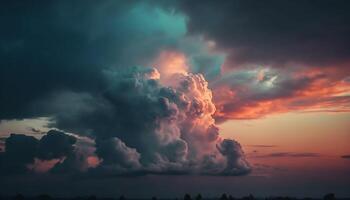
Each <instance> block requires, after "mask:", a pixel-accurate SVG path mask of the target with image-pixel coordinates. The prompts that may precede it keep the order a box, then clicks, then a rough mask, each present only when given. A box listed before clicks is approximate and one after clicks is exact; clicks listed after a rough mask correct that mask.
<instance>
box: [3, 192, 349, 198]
mask: <svg viewBox="0 0 350 200" xmlns="http://www.w3.org/2000/svg"><path fill="white" fill-rule="evenodd" d="M0 200H350V198H337V197H336V196H335V195H334V194H333V193H329V194H326V195H324V197H323V198H309V197H305V198H294V197H288V196H285V197H284V196H273V197H254V196H253V195H249V196H245V197H239V198H237V197H233V196H231V195H226V194H222V195H221V196H220V197H211V198H208V197H203V196H202V195H201V194H197V195H194V196H191V195H189V194H185V195H184V196H183V197H182V198H159V199H158V198H157V197H151V198H142V199H140V198H127V197H125V196H120V197H119V198H101V197H96V196H94V195H92V196H78V197H72V198H59V197H52V196H50V195H39V196H28V197H26V196H23V195H21V194H17V195H14V196H3V195H0Z"/></svg>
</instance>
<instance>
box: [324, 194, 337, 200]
mask: <svg viewBox="0 0 350 200" xmlns="http://www.w3.org/2000/svg"><path fill="white" fill-rule="evenodd" d="M323 199H324V200H335V195H334V194H333V193H329V194H326V195H324V197H323Z"/></svg>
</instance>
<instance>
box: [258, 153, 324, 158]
mask: <svg viewBox="0 0 350 200" xmlns="http://www.w3.org/2000/svg"><path fill="white" fill-rule="evenodd" d="M320 156H321V155H320V154H318V153H310V152H301V153H295V152H275V153H270V154H266V155H260V156H257V157H260V158H274V157H294V158H305V157H320Z"/></svg>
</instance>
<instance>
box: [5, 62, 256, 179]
mask: <svg viewBox="0 0 350 200" xmlns="http://www.w3.org/2000/svg"><path fill="white" fill-rule="evenodd" d="M104 74H105V84H106V86H107V87H106V89H105V90H104V91H102V92H101V93H99V94H96V95H91V94H86V93H74V92H62V93H59V94H57V95H55V96H53V97H50V98H49V99H47V101H45V103H43V107H46V109H48V110H50V112H51V113H52V117H53V118H52V120H53V121H52V124H51V126H53V127H56V128H59V129H62V130H66V131H69V132H73V133H75V134H77V135H81V136H87V137H89V138H91V139H90V140H94V142H93V143H91V144H89V145H88V146H90V147H91V148H95V152H90V153H88V154H90V155H88V154H85V156H82V155H79V151H78V149H79V148H80V149H81V147H80V145H79V144H78V143H77V144H76V141H77V139H76V138H75V137H73V136H69V135H66V134H64V133H61V132H58V131H49V132H48V133H47V134H46V135H44V136H43V137H42V138H41V139H40V140H39V141H38V140H37V139H35V138H33V137H29V136H21V137H23V139H25V140H24V141H23V142H22V140H20V141H19V142H21V143H24V144H28V149H25V152H17V153H19V154H22V153H23V154H24V153H25V154H28V153H29V154H30V155H28V159H24V160H23V161H22V160H20V161H21V162H20V164H21V166H27V165H28V164H33V163H34V159H40V160H41V161H43V160H47V161H49V160H52V159H61V160H60V162H57V163H56V165H55V166H53V167H52V171H54V172H59V171H67V170H68V171H69V170H72V169H75V170H76V169H85V168H82V167H80V166H74V165H75V164H78V165H79V162H77V161H76V160H77V159H79V156H80V159H82V162H85V163H87V162H88V161H87V159H88V158H89V156H90V157H91V156H92V157H98V159H99V160H100V161H99V165H98V166H97V168H96V169H94V171H96V172H98V173H106V172H110V173H113V174H120V175H121V174H125V173H128V174H129V173H131V174H132V173H165V174H167V173H195V174H212V175H242V174H246V173H249V171H250V166H249V164H248V163H247V161H246V160H245V158H244V154H243V152H242V149H241V146H240V145H239V144H238V143H237V142H235V141H233V140H225V139H222V138H221V137H220V136H219V129H218V127H217V126H216V125H215V121H214V119H213V117H212V116H213V114H214V113H215V105H214V104H213V102H212V93H211V91H210V90H209V89H208V83H207V81H206V80H205V79H204V77H203V76H202V75H201V74H191V73H180V74H179V73H175V74H172V76H171V77H168V78H169V79H172V81H170V82H171V83H172V85H169V86H163V85H162V84H161V83H160V77H161V74H159V72H158V71H157V70H156V69H154V68H145V67H133V68H127V69H126V70H118V71H116V70H109V71H105V72H104ZM81 136H79V137H81ZM16 137H19V136H17V135H12V136H11V137H10V138H8V139H7V140H6V141H7V142H6V143H9V145H6V151H5V153H4V155H5V157H6V158H5V160H4V162H3V163H5V164H6V163H7V162H10V161H8V159H9V158H11V157H12V154H11V152H12V151H11V149H12V146H15V145H16V144H17V143H11V141H12V140H13V138H16ZM76 137H78V136H76ZM16 141H17V140H16ZM75 144H76V145H75ZM11 145H12V146H11ZM73 145H74V146H73ZM23 146H27V145H23ZM23 148H25V147H23ZM30 152H33V153H30ZM34 166H35V165H34ZM81 171H82V170H81Z"/></svg>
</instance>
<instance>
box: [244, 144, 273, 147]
mask: <svg viewBox="0 0 350 200" xmlns="http://www.w3.org/2000/svg"><path fill="white" fill-rule="evenodd" d="M249 146H251V147H258V148H272V147H277V146H276V145H265V144H255V145H249Z"/></svg>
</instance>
